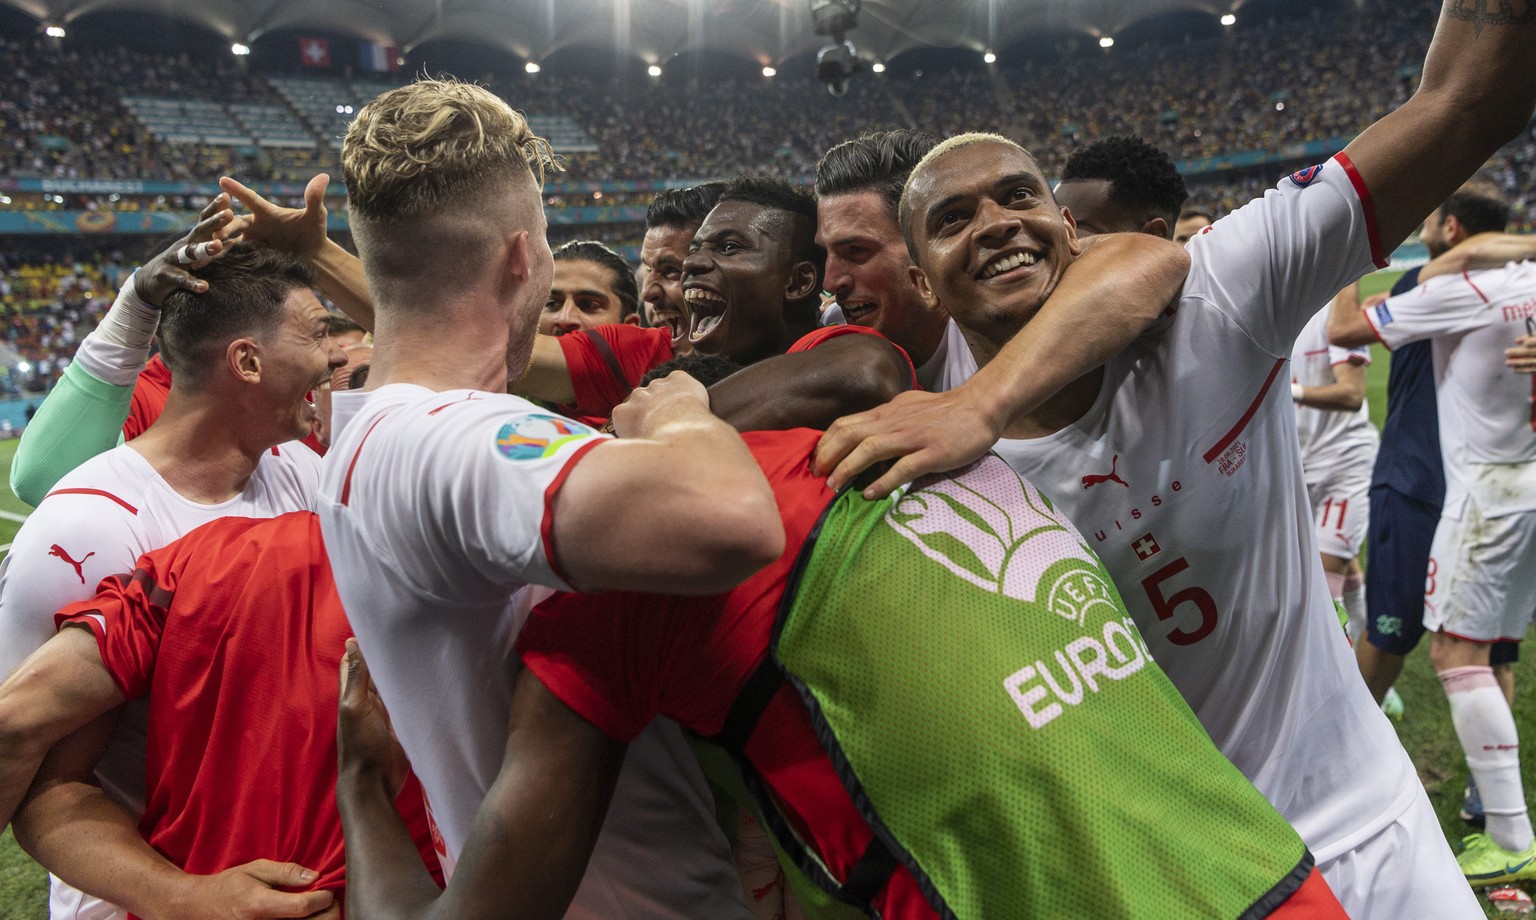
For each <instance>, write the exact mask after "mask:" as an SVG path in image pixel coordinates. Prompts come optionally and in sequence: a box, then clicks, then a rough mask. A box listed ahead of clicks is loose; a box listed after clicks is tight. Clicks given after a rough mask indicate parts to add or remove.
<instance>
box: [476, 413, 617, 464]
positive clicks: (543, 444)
mask: <svg viewBox="0 0 1536 920" xmlns="http://www.w3.org/2000/svg"><path fill="white" fill-rule="evenodd" d="M596 434H597V432H596V431H593V430H592V429H591V428H588V427H587V426H586V425H583V424H581V423H580V422H573V421H571V420H570V419H568V418H561V417H560V416H558V415H545V414H542V413H535V412H530V413H529V414H527V415H520V416H518V417H517V418H515V419H513V420H512V421H510V422H507V423H506V424H505V425H502V426H501V430H500V431H499V432H497V433H496V450H497V451H498V452H500V453H501V455H502V456H503V457H506V458H507V459H508V460H541V459H544V458H545V457H553V456H554V455H555V454H557V453H559V452H560V449H561V448H562V447H564V446H565V445H567V444H569V443H570V442H572V441H580V440H583V439H585V438H589V437H594V436H596Z"/></svg>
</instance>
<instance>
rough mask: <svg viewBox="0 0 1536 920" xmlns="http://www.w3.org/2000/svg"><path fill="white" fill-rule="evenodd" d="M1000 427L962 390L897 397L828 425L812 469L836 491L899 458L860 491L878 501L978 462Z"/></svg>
mask: <svg viewBox="0 0 1536 920" xmlns="http://www.w3.org/2000/svg"><path fill="white" fill-rule="evenodd" d="M1005 424H1006V423H1005V422H1004V420H1003V419H1002V418H1000V416H999V414H998V413H997V412H996V411H995V410H993V409H992V408H991V407H989V406H987V405H985V404H984V403H983V401H982V400H981V399H980V398H978V397H977V395H976V393H975V392H974V391H973V389H972V388H970V387H968V386H960V387H957V388H955V389H953V390H949V391H948V392H944V393H925V392H919V391H915V390H914V391H910V392H906V393H901V394H899V395H898V396H897V397H896V398H895V399H893V400H891V401H890V402H888V403H886V404H885V405H883V406H880V407H879V408H876V409H871V410H870V411H868V412H860V413H859V414H857V415H849V416H844V417H843V418H840V419H838V420H837V421H836V422H833V423H832V427H831V428H828V429H827V433H826V434H825V435H823V436H822V438H821V443H819V444H818V445H817V446H816V455H815V458H814V463H815V469H816V471H817V472H818V473H823V474H826V476H827V486H828V487H829V488H832V489H840V488H842V487H843V486H844V485H845V484H846V483H848V482H850V481H851V480H852V479H853V478H854V477H855V476H857V475H859V474H860V473H862V472H863V471H864V470H866V469H868V468H870V467H871V466H873V465H874V464H876V463H879V462H881V461H882V460H890V459H896V458H899V459H896V463H895V464H893V465H892V466H891V468H890V469H889V470H887V471H886V472H885V474H884V475H882V476H881V477H880V478H879V479H876V480H875V481H874V483H872V484H871V485H870V486H869V487H868V488H866V489H865V490H864V497H865V498H867V499H871V500H873V499H878V498H884V497H885V496H887V495H889V494H891V492H893V491H895V489H896V488H897V487H898V486H900V485H901V484H902V483H905V482H911V481H912V480H914V479H916V478H917V477H919V476H924V475H927V474H928V473H942V472H945V471H947V470H952V469H956V468H958V467H962V466H965V465H966V464H967V463H970V462H972V461H973V460H976V459H978V458H979V457H981V456H982V455H983V454H985V453H986V452H987V451H988V450H991V449H992V445H993V444H996V443H997V439H998V438H1000V437H1002V434H1003V428H1004V427H1005Z"/></svg>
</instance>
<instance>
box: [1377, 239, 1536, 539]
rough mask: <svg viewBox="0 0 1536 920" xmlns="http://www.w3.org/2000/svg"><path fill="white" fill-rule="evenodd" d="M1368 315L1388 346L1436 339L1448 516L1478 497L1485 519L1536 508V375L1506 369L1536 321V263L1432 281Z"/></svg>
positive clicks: (1437, 387)
mask: <svg viewBox="0 0 1536 920" xmlns="http://www.w3.org/2000/svg"><path fill="white" fill-rule="evenodd" d="M1365 315H1366V318H1367V319H1368V320H1369V321H1370V323H1371V327H1372V328H1373V329H1375V330H1376V334H1377V336H1379V337H1380V338H1381V341H1382V343H1383V344H1385V345H1386V346H1387V347H1388V348H1396V347H1398V346H1399V345H1404V344H1407V343H1408V342H1416V341H1419V340H1421V339H1434V356H1435V398H1436V400H1437V402H1438V403H1439V407H1440V454H1441V459H1442V461H1443V462H1444V465H1445V505H1444V510H1443V513H1444V514H1445V515H1446V516H1448V517H1451V518H1459V517H1460V516H1461V512H1462V507H1463V505H1464V504H1465V503H1466V501H1467V499H1468V497H1469V496H1470V497H1471V498H1473V499H1474V500H1476V501H1477V503H1478V506H1479V508H1480V509H1481V511H1482V514H1483V515H1484V516H1485V517H1498V516H1500V515H1504V514H1512V513H1515V512H1519V511H1533V510H1536V402H1533V396H1536V377H1532V376H1530V375H1528V374H1517V373H1515V372H1514V371H1511V370H1510V369H1509V368H1507V367H1505V366H1504V350H1505V349H1506V348H1509V347H1511V346H1512V345H1514V343H1515V339H1516V338H1518V337H1520V336H1522V335H1525V334H1526V332H1527V330H1528V329H1529V326H1528V325H1527V324H1528V323H1529V322H1530V321H1531V320H1532V319H1533V318H1536V262H1520V263H1517V264H1514V265H1508V266H1505V267H1503V268H1496V269H1492V270H1490V271H1484V272H1477V273H1474V274H1467V273H1465V272H1464V273H1462V274H1460V275H1447V276H1442V277H1439V278H1431V279H1430V280H1429V281H1427V282H1425V283H1424V284H1421V285H1419V286H1418V287H1416V288H1414V289H1413V290H1411V291H1409V292H1407V293H1406V294H1400V295H1398V296H1397V297H1393V298H1391V299H1390V300H1387V301H1386V302H1384V303H1382V304H1379V305H1377V306H1376V307H1374V308H1372V309H1370V310H1367V311H1366V314H1365Z"/></svg>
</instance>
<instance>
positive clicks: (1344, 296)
mask: <svg viewBox="0 0 1536 920" xmlns="http://www.w3.org/2000/svg"><path fill="white" fill-rule="evenodd" d="M1386 299H1387V295H1385V294H1377V295H1375V296H1373V297H1371V298H1370V299H1369V300H1367V301H1366V302H1365V304H1364V306H1362V305H1361V303H1360V282H1358V281H1356V282H1353V283H1352V284H1348V285H1346V286H1345V287H1344V290H1342V291H1340V292H1339V293H1338V294H1337V295H1335V296H1334V298H1333V300H1331V301H1329V303H1328V343H1329V344H1330V345H1337V346H1338V347H1340V348H1356V347H1359V346H1361V345H1369V344H1371V343H1372V342H1375V341H1377V339H1376V331H1375V330H1374V329H1372V328H1371V324H1370V322H1369V321H1367V320H1366V318H1365V314H1364V313H1363V312H1362V310H1366V309H1371V308H1373V307H1375V306H1376V305H1377V304H1379V303H1382V302H1384V301H1385V300H1386Z"/></svg>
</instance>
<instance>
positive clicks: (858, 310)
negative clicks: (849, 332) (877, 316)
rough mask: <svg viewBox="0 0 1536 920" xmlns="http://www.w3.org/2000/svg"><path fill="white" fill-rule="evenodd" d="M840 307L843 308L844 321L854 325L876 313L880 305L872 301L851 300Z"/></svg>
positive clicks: (840, 304)
mask: <svg viewBox="0 0 1536 920" xmlns="http://www.w3.org/2000/svg"><path fill="white" fill-rule="evenodd" d="M838 306H839V307H842V308H843V319H844V320H845V321H846V322H848V323H850V324H852V323H857V322H858V321H859V320H861V319H863V318H864V317H866V316H868V315H870V314H871V313H873V312H875V310H876V309H878V308H879V306H880V305H879V304H878V303H875V302H874V301H870V300H850V301H848V302H847V303H839V304H838Z"/></svg>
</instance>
